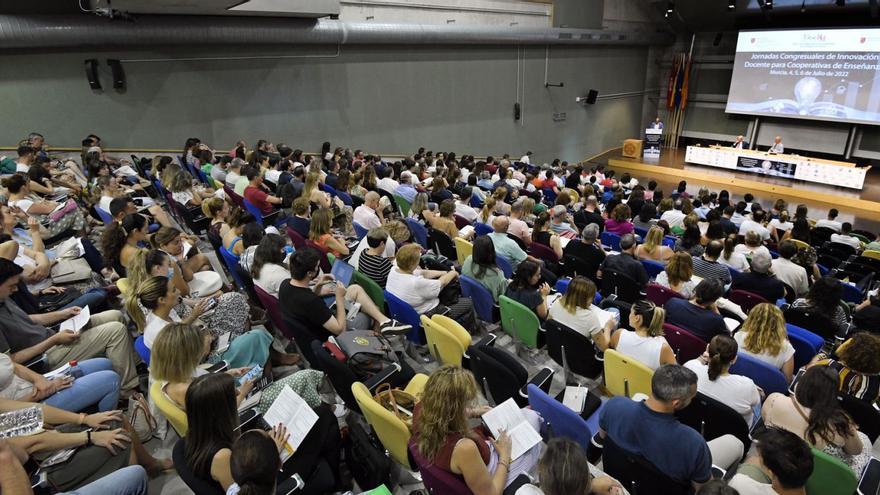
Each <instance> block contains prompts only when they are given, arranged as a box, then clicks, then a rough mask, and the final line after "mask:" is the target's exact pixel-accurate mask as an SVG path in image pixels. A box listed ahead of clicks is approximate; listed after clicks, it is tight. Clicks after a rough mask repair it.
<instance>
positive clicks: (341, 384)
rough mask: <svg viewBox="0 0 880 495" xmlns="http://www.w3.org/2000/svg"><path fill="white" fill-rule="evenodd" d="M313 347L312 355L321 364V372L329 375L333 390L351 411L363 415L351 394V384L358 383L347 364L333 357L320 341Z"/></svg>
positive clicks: (314, 341) (314, 343) (312, 343)
mask: <svg viewBox="0 0 880 495" xmlns="http://www.w3.org/2000/svg"><path fill="white" fill-rule="evenodd" d="M311 347H312V355H313V356H315V360H316V361H317V362H318V363H319V364H320V368H321V370H323V371H324V373H326V374H327V378H329V379H330V383H331V384H332V385H333V390H335V391H336V393H337V394H339V397H340V398H341V399H342V402H344V403H345V405H346V406H348V407H349V409H351V410H352V411H354V412H356V413H358V414H361V409H360V407H358V404H357V401H356V400H354V395H352V394H351V384H352V383H354V382H356V381H357V377H356V376H355V375H354V373H353V372H352V371H351V369H349V367H348V366H346V365H345V363H343V362H341V361H337V360H336V358H334V357H333V356H331V355H330V353H329V352H327V350H326V349H324V347H323V344H322V343H321V341H320V340H313V341H312V342H311Z"/></svg>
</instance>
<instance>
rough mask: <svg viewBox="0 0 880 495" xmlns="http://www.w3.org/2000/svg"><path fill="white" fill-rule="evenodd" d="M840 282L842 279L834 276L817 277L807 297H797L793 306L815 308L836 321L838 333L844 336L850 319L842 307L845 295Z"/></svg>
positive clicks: (814, 309)
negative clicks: (842, 299)
mask: <svg viewBox="0 0 880 495" xmlns="http://www.w3.org/2000/svg"><path fill="white" fill-rule="evenodd" d="M840 284H841V282H840V280H837V279H836V278H833V277H822V278H820V279H817V280H816V281H815V282H814V283H813V286H812V287H810V290H809V292H807V295H806V297H801V298H799V299H796V300H795V301H794V302H793V303H792V304H791V307H792V308H803V309H808V310H813V311H817V312H819V314H822V315H825V316H826V317H827V318H829V319H830V320H831V321H832V322H833V323H834V325H835V327H836V328H835V331H836V333H837V335H838V336H840V337H843V336H845V335H846V333H847V328H848V327H849V321H848V318H847V316H846V312H845V311H844V310H843V308H841V307H840V304H841V302H840V301H841V298H842V296H843V288H842V287H841V286H840Z"/></svg>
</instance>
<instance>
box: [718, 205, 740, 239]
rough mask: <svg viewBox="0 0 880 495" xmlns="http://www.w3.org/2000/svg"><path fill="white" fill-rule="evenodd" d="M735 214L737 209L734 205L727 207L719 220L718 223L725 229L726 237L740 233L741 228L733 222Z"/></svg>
mask: <svg viewBox="0 0 880 495" xmlns="http://www.w3.org/2000/svg"><path fill="white" fill-rule="evenodd" d="M734 213H736V207H734V206H733V205H727V206H725V207H724V211H722V212H721V218H719V219H718V221H719V222H720V223H721V227H722V228H723V229H724V235H730V234H736V233H737V232H739V227H737V225H736V224H735V223H733V220H732V219H733V215H734Z"/></svg>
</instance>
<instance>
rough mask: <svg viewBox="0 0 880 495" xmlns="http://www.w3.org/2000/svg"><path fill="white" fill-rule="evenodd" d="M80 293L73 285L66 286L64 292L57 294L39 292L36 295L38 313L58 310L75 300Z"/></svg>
mask: <svg viewBox="0 0 880 495" xmlns="http://www.w3.org/2000/svg"><path fill="white" fill-rule="evenodd" d="M81 295H82V293H81V292H80V291H78V290H76V289H74V288H73V287H67V289H66V290H65V291H64V292H59V293H57V294H40V295H38V296H37V304H39V307H40V313H48V312H50V311H56V310H59V309H61V308H63V307H65V306H67V305H68V304H70V303H72V302H73V301H75V300H76V298H78V297H79V296H81Z"/></svg>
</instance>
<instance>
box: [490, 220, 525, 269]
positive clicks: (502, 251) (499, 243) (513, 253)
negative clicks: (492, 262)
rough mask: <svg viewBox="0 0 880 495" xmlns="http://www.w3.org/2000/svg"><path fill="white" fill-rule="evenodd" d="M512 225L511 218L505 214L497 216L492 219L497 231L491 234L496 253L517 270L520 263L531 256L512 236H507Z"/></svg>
mask: <svg viewBox="0 0 880 495" xmlns="http://www.w3.org/2000/svg"><path fill="white" fill-rule="evenodd" d="M509 227H510V219H509V218H507V217H505V216H497V217H495V219H494V220H492V228H493V229H495V232H492V233H491V234H489V238H490V239H492V244H494V245H495V253H496V254H498V255H499V256H504V258H505V259H506V260H507V261H509V262H510V265H511V266H512V267H513V269H514V270H516V267H517V266H519V264H520V263H522V262H523V261H525V260H526V259H527V258H530V256H529V255H527V254H526V252H525V251H523V250H522V248H521V247H519V244H517V243H516V241H514V240H513V239H511V238H510V237H507V229H508V228H509Z"/></svg>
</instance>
